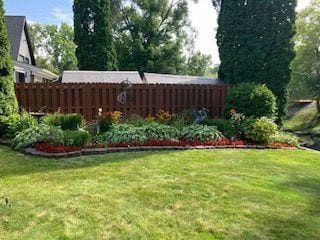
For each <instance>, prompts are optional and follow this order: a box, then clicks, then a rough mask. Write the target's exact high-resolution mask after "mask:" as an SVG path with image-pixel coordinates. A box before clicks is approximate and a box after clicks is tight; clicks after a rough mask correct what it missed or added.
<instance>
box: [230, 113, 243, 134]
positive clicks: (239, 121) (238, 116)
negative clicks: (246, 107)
mask: <svg viewBox="0 0 320 240" xmlns="http://www.w3.org/2000/svg"><path fill="white" fill-rule="evenodd" d="M229 113H230V117H231V122H232V125H233V127H234V129H235V131H236V134H237V136H236V137H237V138H242V137H243V135H244V132H243V128H244V122H245V120H246V116H245V115H244V114H242V113H237V112H236V110H235V109H233V108H231V109H230V111H229Z"/></svg>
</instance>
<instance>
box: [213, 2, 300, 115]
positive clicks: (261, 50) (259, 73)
mask: <svg viewBox="0 0 320 240" xmlns="http://www.w3.org/2000/svg"><path fill="white" fill-rule="evenodd" d="M215 2H219V3H220V5H219V11H220V12H219V20H218V24H219V27H218V32H217V42H218V46H219V53H220V59H221V66H220V69H219V77H220V78H221V79H223V80H225V81H226V82H228V83H236V84H237V83H242V82H258V83H265V84H267V86H268V87H269V88H270V89H271V90H272V91H273V92H274V94H275V95H276V96H277V102H278V120H279V121H280V118H281V117H282V116H283V115H284V109H285V104H286V87H287V84H288V82H289V80H290V74H291V72H290V63H291V61H292V59H293V58H294V51H293V46H294V44H293V41H292V37H293V35H294V29H295V28H294V23H295V15H296V13H295V7H296V0H286V1H282V0H274V1H270V0H259V1H256V0H235V1H226V0H221V1H215Z"/></svg>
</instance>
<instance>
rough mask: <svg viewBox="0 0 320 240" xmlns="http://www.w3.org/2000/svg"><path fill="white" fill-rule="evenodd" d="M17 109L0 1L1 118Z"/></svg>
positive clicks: (0, 1) (8, 45)
mask: <svg viewBox="0 0 320 240" xmlns="http://www.w3.org/2000/svg"><path fill="white" fill-rule="evenodd" d="M17 109H18V104H17V100H16V95H15V92H14V80H13V66H12V60H11V56H10V44H9V40H8V34H7V28H6V24H5V19H4V10H3V1H2V0H0V116H8V115H10V114H12V113H14V112H15V111H17Z"/></svg>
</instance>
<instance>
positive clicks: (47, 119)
mask: <svg viewBox="0 0 320 240" xmlns="http://www.w3.org/2000/svg"><path fill="white" fill-rule="evenodd" d="M63 119H64V115H63V114H62V113H59V112H56V113H53V114H47V115H46V116H44V117H43V118H42V119H41V122H42V123H43V124H47V125H49V126H55V127H61V125H62V122H63Z"/></svg>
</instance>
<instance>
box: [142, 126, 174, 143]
mask: <svg viewBox="0 0 320 240" xmlns="http://www.w3.org/2000/svg"><path fill="white" fill-rule="evenodd" d="M144 130H145V135H146V136H147V138H148V140H171V139H178V138H179V131H178V130H177V129H176V128H174V127H171V126H168V125H164V124H159V123H151V124H149V125H147V126H145V129H144Z"/></svg>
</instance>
